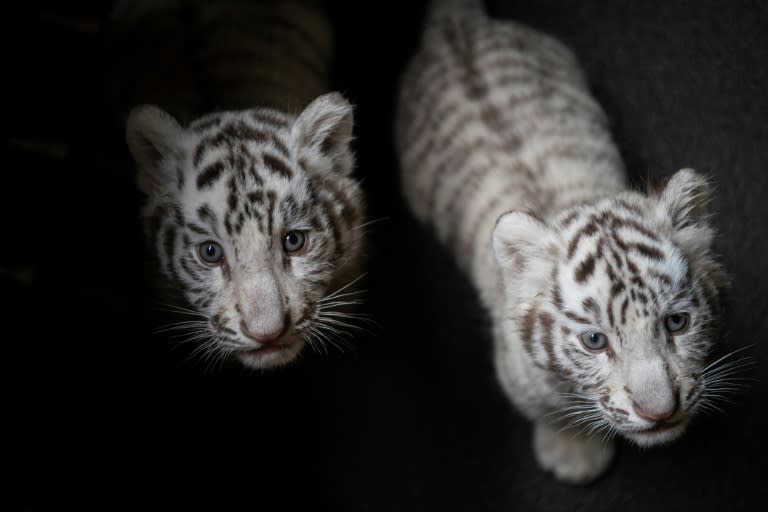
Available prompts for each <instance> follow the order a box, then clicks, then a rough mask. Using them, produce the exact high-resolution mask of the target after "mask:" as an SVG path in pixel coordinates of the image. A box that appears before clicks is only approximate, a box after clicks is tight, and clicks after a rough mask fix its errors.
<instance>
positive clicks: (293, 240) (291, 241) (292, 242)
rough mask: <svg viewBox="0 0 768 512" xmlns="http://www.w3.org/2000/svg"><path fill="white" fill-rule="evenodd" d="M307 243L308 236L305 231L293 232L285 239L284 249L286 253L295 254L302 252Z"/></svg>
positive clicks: (287, 234) (286, 235)
mask: <svg viewBox="0 0 768 512" xmlns="http://www.w3.org/2000/svg"><path fill="white" fill-rule="evenodd" d="M306 242H307V236H306V235H305V234H304V232H303V231H299V230H296V229H294V230H292V231H289V232H288V233H286V234H285V237H283V249H285V252H288V253H294V252H298V251H300V250H301V249H302V248H303V247H304V244H306Z"/></svg>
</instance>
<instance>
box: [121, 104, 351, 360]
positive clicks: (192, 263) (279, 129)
mask: <svg viewBox="0 0 768 512" xmlns="http://www.w3.org/2000/svg"><path fill="white" fill-rule="evenodd" d="M126 135H127V141H128V144H129V147H130V150H131V153H132V154H133V157H134V159H135V161H136V164H137V168H138V184H139V188H140V189H141V190H142V191H143V192H144V193H145V194H146V196H147V204H146V206H145V208H144V211H143V213H144V217H145V220H146V226H147V232H148V235H149V237H150V239H151V241H152V242H153V243H154V246H155V248H156V252H157V256H158V258H159V262H160V267H161V269H162V271H163V273H164V274H165V275H166V276H167V277H168V278H169V279H170V280H171V282H172V283H173V284H174V285H175V286H177V287H178V288H179V289H180V291H181V292H182V293H183V295H184V296H185V298H186V299H187V301H188V302H189V304H190V305H191V306H192V307H193V308H194V311H195V312H196V314H197V317H198V318H199V319H200V320H199V322H198V324H196V326H195V327H196V329H197V333H196V334H195V335H196V336H199V337H200V338H201V340H202V341H203V342H204V344H205V348H206V350H209V351H211V352H213V353H214V354H216V355H221V356H225V355H233V356H235V357H236V358H238V359H239V360H240V361H241V362H242V363H243V364H244V365H246V366H249V367H253V368H266V367H271V366H276V365H281V364H285V363H287V362H289V361H291V360H292V359H294V358H295V357H296V356H297V354H299V352H300V351H301V349H302V347H303V346H304V345H305V343H306V342H310V343H312V342H314V341H317V342H318V343H323V341H325V340H327V331H328V330H329V329H323V325H325V324H324V321H326V324H327V320H328V319H329V317H328V315H329V314H331V315H333V313H331V312H329V309H330V304H329V303H328V301H325V302H324V300H323V298H324V297H326V296H327V295H328V293H329V290H331V286H332V285H335V286H338V285H340V284H341V285H343V284H346V283H345V282H343V281H341V282H340V280H343V279H349V277H350V276H344V275H343V274H344V272H345V271H347V270H349V269H351V268H352V266H353V265H354V264H355V261H356V259H357V256H358V253H359V251H360V247H359V246H360V243H359V236H358V234H357V233H356V231H355V229H356V228H357V227H358V226H359V225H360V223H361V221H362V205H361V203H362V201H361V192H360V188H359V185H358V183H357V182H356V181H355V180H354V179H353V178H352V177H351V176H350V174H351V172H352V168H353V155H352V152H351V150H350V147H349V145H350V141H351V138H352V107H351V105H350V104H349V103H348V102H347V101H346V100H344V99H343V98H342V97H341V96H340V95H339V94H337V93H331V94H327V95H324V96H320V97H319V98H317V99H316V100H315V101H313V102H312V103H311V104H310V105H309V106H307V107H306V109H305V110H304V111H303V112H302V113H301V114H300V115H298V116H295V117H292V116H288V115H285V114H283V113H281V112H278V111H274V110H267V109H253V110H244V111H233V112H220V113H216V114H211V115H207V116H205V117H203V118H200V119H198V120H196V121H195V122H193V123H192V124H191V125H189V126H188V127H181V126H180V125H179V124H178V123H177V122H176V120H175V119H173V118H172V117H171V116H170V115H168V114H167V113H165V112H164V111H162V110H160V109H159V108H157V107H152V106H144V107H139V108H137V109H134V110H133V111H132V113H131V114H130V116H129V119H128V122H127V134H126ZM340 302H343V301H338V300H334V301H333V305H338V304H339V303H340ZM334 318H335V319H334ZM334 318H330V322H331V323H333V322H339V321H340V320H339V319H338V317H334Z"/></svg>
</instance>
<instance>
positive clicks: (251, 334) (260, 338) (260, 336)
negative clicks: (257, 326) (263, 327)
mask: <svg viewBox="0 0 768 512" xmlns="http://www.w3.org/2000/svg"><path fill="white" fill-rule="evenodd" d="M286 325H288V323H287V322H283V323H281V324H280V325H279V326H277V327H274V328H273V329H271V330H268V331H254V330H251V329H249V328H248V326H247V325H246V324H245V321H244V320H241V321H240V332H242V333H243V336H245V337H246V338H248V339H251V340H253V341H255V342H257V343H261V344H267V343H274V342H275V341H277V340H278V339H280V336H282V335H283V333H284V332H285V327H286Z"/></svg>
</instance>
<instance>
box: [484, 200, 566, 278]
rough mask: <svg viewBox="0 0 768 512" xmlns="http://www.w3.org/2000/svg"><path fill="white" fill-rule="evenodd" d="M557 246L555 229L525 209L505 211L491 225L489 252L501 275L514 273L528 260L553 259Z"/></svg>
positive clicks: (518, 271)
mask: <svg viewBox="0 0 768 512" xmlns="http://www.w3.org/2000/svg"><path fill="white" fill-rule="evenodd" d="M559 248H560V245H559V244H558V242H557V236H556V233H555V231H554V230H553V229H552V228H551V227H550V226H548V225H547V224H546V223H544V222H543V221H541V220H539V219H538V218H536V217H534V216H533V215H531V214H529V213H526V212H521V211H511V212H508V213H505V214H504V215H502V216H501V217H499V220H498V221H496V226H495V227H494V228H493V252H494V255H495V256H496V262H497V263H498V264H499V267H501V269H502V273H503V274H504V275H508V274H509V273H510V272H511V273H514V274H518V273H520V272H522V271H523V269H525V268H526V267H527V266H528V265H529V263H531V262H541V261H553V260H554V258H555V257H556V256H557V254H559V250H560V249H559Z"/></svg>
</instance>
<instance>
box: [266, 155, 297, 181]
mask: <svg viewBox="0 0 768 512" xmlns="http://www.w3.org/2000/svg"><path fill="white" fill-rule="evenodd" d="M264 165H265V166H266V167H267V168H268V169H269V170H270V171H272V172H273V173H277V174H279V175H281V176H282V177H283V178H286V179H290V178H291V177H293V171H291V169H290V168H289V167H288V165H287V164H286V163H285V162H283V161H282V160H281V159H279V158H277V157H276V156H273V155H270V154H269V153H265V154H264Z"/></svg>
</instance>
